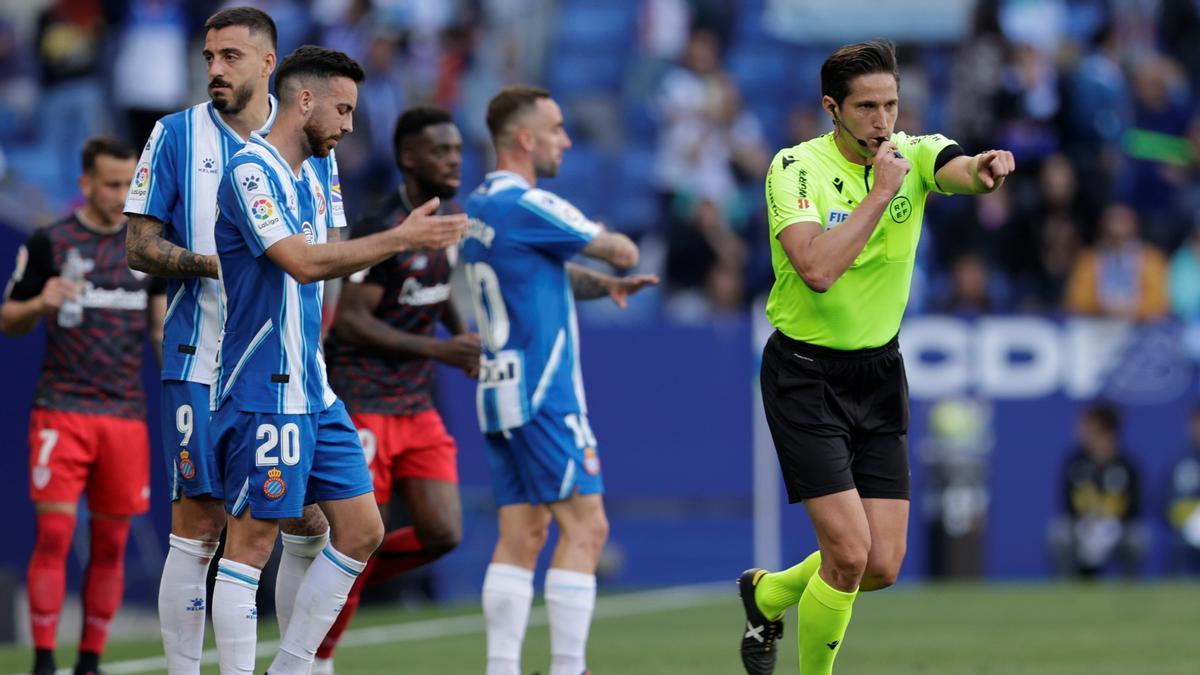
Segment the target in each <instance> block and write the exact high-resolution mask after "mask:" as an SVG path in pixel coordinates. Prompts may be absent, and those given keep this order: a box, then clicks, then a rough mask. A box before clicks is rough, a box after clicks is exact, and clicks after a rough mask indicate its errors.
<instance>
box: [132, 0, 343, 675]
mask: <svg viewBox="0 0 1200 675" xmlns="http://www.w3.org/2000/svg"><path fill="white" fill-rule="evenodd" d="M204 27H205V29H206V31H207V32H206V35H205V42H204V58H205V60H206V61H207V63H208V81H209V87H208V92H209V97H210V99H211V100H209V101H207V102H205V103H202V104H199V105H196V106H193V107H191V108H188V109H187V110H183V111H180V112H178V113H174V114H172V115H168V116H167V117H164V118H163V119H161V120H159V122H158V123H157V124H156V125H155V127H154V131H153V133H152V134H151V136H150V139H149V140H148V141H147V142H146V146H145V149H144V150H143V152H142V157H141V159H140V160H139V162H138V165H137V169H136V171H135V173H134V178H133V182H132V185H131V186H130V190H129V197H128V200H127V201H126V204H125V212H126V213H127V214H128V215H129V218H130V220H129V236H128V238H127V242H126V243H127V248H128V252H129V265H130V266H131V267H132V268H134V269H136V270H140V271H143V272H149V273H151V274H154V275H156V276H160V277H168V278H170V285H169V288H168V293H167V297H168V310H167V319H166V326H165V341H164V344H165V346H164V349H163V352H164V362H163V369H162V380H163V394H162V413H161V414H162V419H161V424H162V434H163V451H164V453H165V460H166V467H167V472H168V476H169V480H170V485H171V500H172V504H171V537H170V549H169V551H168V553H167V560H166V563H165V564H164V566H163V574H162V579H161V582H160V585H159V596H158V611H159V621H160V626H161V629H162V636H163V648H164V651H165V653H166V657H167V670H168V671H169V672H170V673H171V674H172V675H197V674H198V673H199V672H200V654H201V652H202V650H203V643H204V615H205V612H204V599H205V597H206V595H205V578H206V576H207V571H208V566H209V564H210V562H211V560H212V556H213V555H214V553H215V552H216V549H217V540H218V537H219V536H220V534H221V530H222V528H224V526H225V509H224V507H223V505H222V502H221V498H222V497H223V494H222V487H221V478H220V472H219V469H218V467H217V466H216V464H215V462H214V457H213V454H212V450H211V438H210V434H209V385H210V383H211V381H212V375H213V373H212V371H213V367H214V365H215V363H216V351H217V339H218V337H219V336H220V331H221V327H222V323H223V321H224V314H223V312H224V309H223V307H222V306H221V287H220V283H219V282H218V281H217V258H216V255H215V253H216V247H215V241H214V239H213V224H214V223H215V222H216V213H217V185H218V182H219V181H220V178H221V173H222V171H223V170H224V168H225V166H226V164H227V163H228V162H229V159H230V158H231V157H232V156H233V154H234V153H236V152H237V151H238V150H240V149H241V147H242V145H243V144H244V143H245V141H246V139H247V138H249V136H250V133H251V132H253V131H259V132H260V133H264V134H265V133H266V132H268V131H269V130H270V128H271V125H272V123H273V122H274V120H275V113H276V107H277V104H276V101H275V99H274V97H272V96H271V95H270V94H269V83H270V76H271V73H272V71H274V69H275V60H276V56H275V49H276V31H275V23H274V22H273V21H272V20H271V17H269V16H267V15H266V14H265V13H263V12H261V11H259V10H257V9H253V8H249V7H234V8H230V9H226V10H222V11H220V12H218V13H216V14H214V15H213V16H212V17H211V18H209V19H208V21H207V22H206V23H205V26H204ZM313 168H314V169H315V170H316V171H317V173H318V176H320V177H321V180H322V183H323V184H324V188H325V190H326V193H327V197H328V200H327V201H328V202H329V205H330V211H331V214H332V215H333V217H334V220H335V223H334V224H335V225H337V226H342V225H344V224H345V220H344V218H343V217H342V215H341V201H340V189H339V186H338V182H337V163H336V161H335V160H334V158H333V156H332V154H331V155H330V156H329V157H326V158H318V159H315V160H314V163H313ZM305 516H306V517H305V518H304V519H303V520H298V521H292V522H289V523H288V524H287V525H286V526H285V528H284V531H285V534H284V553H283V557H282V558H281V561H280V565H279V575H278V577H277V580H276V613H277V616H278V618H279V622H280V627H281V628H284V627H286V624H287V621H288V617H289V616H290V612H291V607H292V602H293V599H294V598H295V591H296V588H297V587H298V586H299V583H300V579H301V578H302V577H303V576H304V572H305V570H306V569H307V568H308V564H309V563H310V562H311V561H312V559H313V557H314V556H315V555H318V554H319V553H320V551H321V549H322V548H323V547H324V545H325V542H326V541H327V539H328V537H327V534H326V531H327V530H328V525H327V524H326V523H325V520H324V517H323V516H322V515H321V512H320V510H319V509H317V508H316V507H312V508H311V509H309V510H308V511H306V514H305Z"/></svg>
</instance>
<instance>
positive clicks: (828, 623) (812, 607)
mask: <svg viewBox="0 0 1200 675" xmlns="http://www.w3.org/2000/svg"><path fill="white" fill-rule="evenodd" d="M856 597H858V589H855V590H854V591H853V592H851V593H844V592H842V591H839V590H837V589H836V588H834V587H832V586H830V585H829V584H828V583H826V582H825V580H824V579H822V578H821V575H820V574H814V575H813V576H812V579H811V580H809V582H808V587H807V588H805V589H804V595H803V596H801V598H800V610H799V612H798V614H797V622H796V623H797V624H798V625H799V629H798V630H799V633H800V672H801V673H802V674H803V675H829V673H832V672H833V660H834V659H836V658H837V655H838V652H839V651H841V649H842V641H843V640H844V639H845V637H846V627H847V626H849V625H850V610H851V608H852V607H853V606H854V598H856Z"/></svg>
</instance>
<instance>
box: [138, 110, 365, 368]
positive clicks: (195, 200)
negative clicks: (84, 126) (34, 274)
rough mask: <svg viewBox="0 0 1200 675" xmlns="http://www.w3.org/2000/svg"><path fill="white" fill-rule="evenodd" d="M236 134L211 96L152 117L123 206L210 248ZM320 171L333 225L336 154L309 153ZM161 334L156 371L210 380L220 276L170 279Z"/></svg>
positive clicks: (183, 241)
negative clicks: (221, 186)
mask: <svg viewBox="0 0 1200 675" xmlns="http://www.w3.org/2000/svg"><path fill="white" fill-rule="evenodd" d="M270 100H271V114H270V116H269V117H268V118H267V123H266V125H265V126H264V127H263V128H262V129H260V130H259V132H258V133H260V134H264V135H265V134H266V133H267V132H269V131H270V129H271V125H272V124H273V123H274V121H275V111H276V108H277V102H276V100H275V98H274V97H271V99H270ZM243 145H244V143H243V141H242V139H241V137H239V136H238V135H237V133H236V132H235V131H234V130H233V129H231V128H230V127H229V125H227V124H226V123H225V121H224V120H222V119H221V116H220V115H219V114H218V113H217V111H216V110H215V109H214V108H213V107H212V103H211V102H209V103H201V104H198V105H195V106H192V107H191V108H188V109H187V110H182V111H180V112H177V113H173V114H171V115H167V116H166V117H164V118H162V119H161V120H159V121H158V123H157V124H156V125H155V126H154V131H153V132H152V133H151V134H150V139H149V140H148V141H146V147H145V148H144V149H143V151H142V156H141V158H140V159H139V160H138V165H137V169H136V170H135V172H134V175H133V182H132V183H131V184H130V187H129V196H128V197H127V198H126V201H125V212H126V213H137V214H142V215H147V216H151V217H153V218H156V219H158V220H160V221H162V222H163V224H164V227H163V237H164V238H166V239H167V240H168V241H170V242H171V243H173V244H176V245H177V246H182V247H184V248H187V249H189V250H191V251H195V252H196V253H200V254H204V255H213V254H215V253H216V252H217V249H216V243H215V241H214V239H213V225H214V224H215V223H216V219H217V186H218V184H219V183H220V180H221V175H222V174H223V173H224V171H225V166H226V165H227V164H228V163H229V160H230V158H232V157H233V155H234V154H235V153H237V152H238V151H239V150H241V149H242V146H243ZM312 161H314V162H316V163H317V164H318V165H319V166H318V167H317V168H318V170H319V171H320V172H321V174H322V175H324V176H327V180H328V183H329V193H330V194H331V195H332V200H331V203H332V205H333V207H334V208H333V215H334V218H335V220H336V222H337V226H339V227H340V226H342V225H345V218H344V216H342V214H341V206H342V204H341V190H340V186H339V185H338V179H337V162H336V161H335V160H334V159H333V155H330V158H329V159H325V160H316V159H314V160H312ZM167 303H168V304H167V315H166V325H165V330H164V337H163V367H162V379H164V380H187V381H191V382H198V383H201V384H210V383H211V382H212V377H213V369H214V367H215V366H216V352H217V339H218V337H219V336H220V334H221V327H222V325H223V323H224V320H225V319H224V313H223V308H222V307H221V284H220V282H219V281H217V280H216V279H204V278H191V279H170V280H169V281H168V286H167Z"/></svg>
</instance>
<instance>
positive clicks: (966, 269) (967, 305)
mask: <svg viewBox="0 0 1200 675" xmlns="http://www.w3.org/2000/svg"><path fill="white" fill-rule="evenodd" d="M993 284H994V280H993V278H992V274H991V270H990V268H989V265H988V261H987V260H986V259H985V258H984V257H983V256H981V255H979V254H977V253H964V254H962V255H960V256H958V257H957V258H956V259H955V260H954V263H953V264H952V265H951V266H950V287H949V289H948V290H947V292H946V294H945V297H943V298H942V299H940V300H939V301H937V302H935V303H934V307H933V308H934V309H935V310H937V311H940V312H949V313H952V314H968V315H978V314H988V313H991V312H994V311H996V309H997V306H996V305H997V303H996V296H997V295H998V293H997V291H995V290H994V289H993Z"/></svg>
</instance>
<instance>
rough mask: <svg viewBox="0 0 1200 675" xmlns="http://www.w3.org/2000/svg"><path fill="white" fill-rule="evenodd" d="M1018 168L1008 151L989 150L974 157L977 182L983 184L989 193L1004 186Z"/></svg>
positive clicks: (974, 172)
mask: <svg viewBox="0 0 1200 675" xmlns="http://www.w3.org/2000/svg"><path fill="white" fill-rule="evenodd" d="M1016 168H1017V161H1016V160H1015V159H1013V154H1012V153H1011V152H1009V151H1008V150H988V151H987V152H981V153H979V154H978V155H975V157H974V169H975V170H974V171H973V172H972V173H973V174H974V176H975V180H977V181H979V182H980V183H982V184H983V186H984V187H985V188H987V191H988V192H992V191H993V190H995V189H996V188H998V187H1000V186H1001V185H1003V184H1004V179H1005V178H1006V177H1007V176H1008V174H1010V173H1012V172H1013V171H1014V170H1016Z"/></svg>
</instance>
